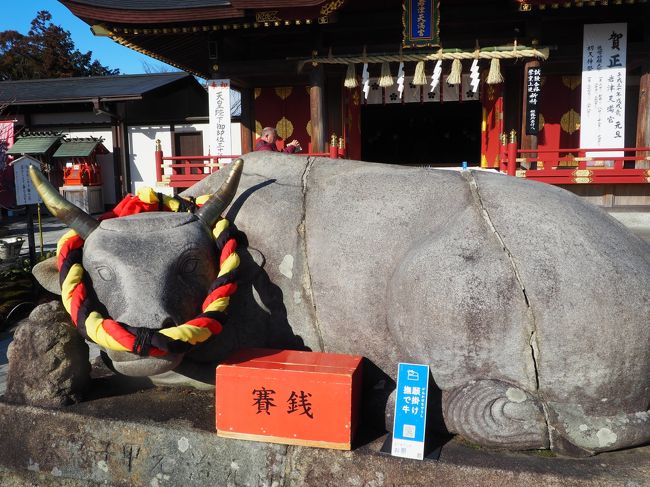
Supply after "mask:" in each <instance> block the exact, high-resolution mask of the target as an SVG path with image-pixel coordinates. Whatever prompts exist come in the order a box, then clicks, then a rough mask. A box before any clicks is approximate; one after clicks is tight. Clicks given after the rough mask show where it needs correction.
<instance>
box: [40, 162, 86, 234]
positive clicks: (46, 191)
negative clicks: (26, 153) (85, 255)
mask: <svg viewBox="0 0 650 487" xmlns="http://www.w3.org/2000/svg"><path fill="white" fill-rule="evenodd" d="M29 177H30V178H31V179H32V182H33V183H34V186H35V187H36V191H38V194H39V195H40V196H41V198H42V199H43V203H45V206H47V209H48V210H50V212H52V215H54V216H55V217H57V218H58V219H59V220H61V221H63V222H64V223H65V224H66V225H68V226H69V227H70V228H72V229H73V230H74V231H75V232H77V233H78V234H79V236H80V237H81V238H83V239H84V240H86V238H88V236H89V235H90V234H91V233H92V232H93V230H95V228H97V226H98V225H99V222H98V221H97V220H95V219H94V218H93V217H92V216H90V215H89V214H88V213H86V212H85V211H83V210H82V209H81V208H79V207H77V206H75V205H73V204H72V203H70V202H69V201H68V200H66V199H65V198H64V197H63V196H61V195H60V194H59V192H58V191H57V190H56V189H54V187H53V186H52V184H51V183H50V182H49V181H48V180H47V179H46V178H45V176H43V173H42V172H41V171H39V170H38V169H36V168H35V167H34V166H32V165H30V166H29Z"/></svg>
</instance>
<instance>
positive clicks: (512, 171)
mask: <svg viewBox="0 0 650 487" xmlns="http://www.w3.org/2000/svg"><path fill="white" fill-rule="evenodd" d="M516 175H517V131H516V130H511V131H510V142H509V143H508V176H516Z"/></svg>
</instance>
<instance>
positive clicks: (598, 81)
mask: <svg viewBox="0 0 650 487" xmlns="http://www.w3.org/2000/svg"><path fill="white" fill-rule="evenodd" d="M626 57H627V24H625V23H620V24H590V25H585V26H584V40H583V53H582V98H581V107H580V119H581V121H580V147H584V148H619V147H620V148H623V147H625V76H626ZM622 155H623V151H620V152H619V151H616V152H611V151H610V152H597V151H591V152H588V153H587V156H622Z"/></svg>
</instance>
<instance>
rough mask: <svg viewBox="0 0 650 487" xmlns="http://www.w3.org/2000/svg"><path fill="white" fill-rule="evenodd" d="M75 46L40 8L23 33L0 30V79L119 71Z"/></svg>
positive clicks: (90, 52) (69, 75) (64, 76)
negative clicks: (27, 29) (28, 27)
mask: <svg viewBox="0 0 650 487" xmlns="http://www.w3.org/2000/svg"><path fill="white" fill-rule="evenodd" d="M91 57H92V51H88V52H86V53H85V54H84V53H82V52H80V51H79V50H78V49H75V46H74V42H73V41H72V38H71V36H70V32H69V31H67V30H64V29H63V28H62V27H60V26H58V25H54V24H53V23H52V15H51V14H50V13H49V12H47V11H46V10H41V11H40V12H38V13H37V14H36V18H35V19H34V20H32V24H31V29H30V30H29V33H28V34H27V35H23V34H21V33H19V32H16V31H15V30H6V31H3V32H0V80H3V81H4V80H24V79H42V78H68V77H71V76H106V75H113V74H120V71H119V69H110V68H107V67H105V66H102V65H101V64H100V63H99V61H93V60H92V59H91Z"/></svg>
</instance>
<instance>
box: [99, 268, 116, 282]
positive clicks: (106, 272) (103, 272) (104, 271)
mask: <svg viewBox="0 0 650 487" xmlns="http://www.w3.org/2000/svg"><path fill="white" fill-rule="evenodd" d="M97 274H99V277H101V278H102V279H103V280H104V281H112V280H113V277H114V276H113V271H112V270H111V268H110V267H106V266H101V267H98V268H97Z"/></svg>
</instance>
